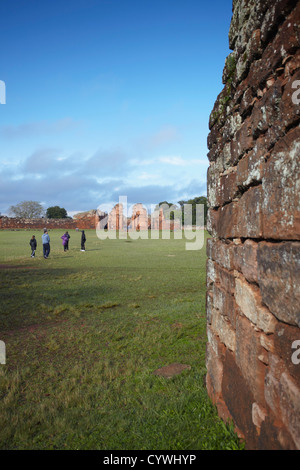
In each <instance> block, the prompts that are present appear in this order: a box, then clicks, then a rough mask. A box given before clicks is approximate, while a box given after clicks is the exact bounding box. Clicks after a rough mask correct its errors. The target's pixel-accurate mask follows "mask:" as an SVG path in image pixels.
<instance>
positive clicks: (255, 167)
mask: <svg viewBox="0 0 300 470" xmlns="http://www.w3.org/2000/svg"><path fill="white" fill-rule="evenodd" d="M266 156H267V151H266V148H265V137H260V138H259V139H258V140H257V141H256V143H255V146H254V148H253V149H252V150H251V151H250V152H249V153H247V154H246V155H245V156H244V157H243V158H242V159H241V160H240V161H239V162H238V165H237V175H236V185H237V186H239V187H241V188H246V187H248V186H250V185H253V184H256V183H258V182H260V181H261V180H262V176H263V168H264V163H265V157H266Z"/></svg>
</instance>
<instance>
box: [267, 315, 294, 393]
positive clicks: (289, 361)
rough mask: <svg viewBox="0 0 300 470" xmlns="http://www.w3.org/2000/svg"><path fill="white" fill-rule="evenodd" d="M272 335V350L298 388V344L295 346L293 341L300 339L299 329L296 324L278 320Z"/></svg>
mask: <svg viewBox="0 0 300 470" xmlns="http://www.w3.org/2000/svg"><path fill="white" fill-rule="evenodd" d="M273 336H274V351H276V354H277V355H278V356H279V357H280V358H281V359H282V361H283V363H284V365H285V368H286V369H285V370H286V371H287V372H288V373H289V375H290V376H291V377H292V379H293V380H294V382H295V385H296V386H297V387H298V389H299V390H300V362H299V361H300V345H297V346H296V347H295V345H294V343H295V342H297V341H300V329H299V328H298V327H296V326H290V325H287V324H286V323H283V322H278V323H277V326H276V329H275V333H274V335H273ZM293 345H294V347H293ZM298 351H299V353H298Z"/></svg>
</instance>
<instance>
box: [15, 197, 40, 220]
mask: <svg viewBox="0 0 300 470" xmlns="http://www.w3.org/2000/svg"><path fill="white" fill-rule="evenodd" d="M9 214H10V215H12V216H13V217H18V218H24V219H38V218H40V217H43V216H44V215H45V210H44V208H43V206H42V205H41V204H40V203H39V202H37V201H22V202H19V204H16V205H15V206H10V208H9Z"/></svg>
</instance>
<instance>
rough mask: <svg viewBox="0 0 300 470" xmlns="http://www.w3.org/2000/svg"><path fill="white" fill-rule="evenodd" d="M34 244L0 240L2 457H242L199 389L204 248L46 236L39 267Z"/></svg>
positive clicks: (16, 238)
mask: <svg viewBox="0 0 300 470" xmlns="http://www.w3.org/2000/svg"><path fill="white" fill-rule="evenodd" d="M33 233H34V234H35V235H36V238H37V241H38V249H37V255H36V258H35V259H32V258H30V246H29V239H30V237H31V235H32V234H33ZM41 234H42V232H41V231H35V232H26V231H1V232H0V246H1V253H0V264H1V265H6V266H10V267H9V268H8V267H6V268H3V266H2V267H1V269H0V277H1V330H0V340H2V341H4V342H5V344H6V364H5V365H4V364H2V365H0V419H1V427H0V448H1V449H102V450H143V449H144V450H197V449H240V448H243V445H242V444H241V443H239V440H238V438H237V436H236V435H235V433H234V432H233V429H232V426H228V425H225V424H224V423H223V422H222V421H221V420H220V419H219V418H218V416H217V413H216V410H215V407H214V406H213V405H212V404H211V401H210V400H209V398H208V396H207V392H206V388H205V373H206V369H205V347H206V318H205V277H206V273H205V263H206V253H205V247H204V248H202V249H201V250H198V251H187V250H186V249H185V243H186V241H185V240H184V238H183V239H182V240H173V239H171V240H162V239H160V240H151V239H150V238H149V239H147V240H131V239H128V240H109V239H108V240H102V241H101V240H99V239H98V238H97V236H96V233H95V231H86V236H87V243H86V249H87V251H86V252H81V251H80V235H81V234H80V232H76V231H72V232H70V234H71V240H70V250H69V252H67V253H64V252H63V248H62V245H61V240H60V236H61V235H62V234H63V231H55V230H51V231H50V232H49V234H50V237H51V253H50V258H49V259H48V260H45V259H43V257H42V246H41ZM11 266H14V267H13V268H12V267H11ZM172 363H180V364H186V365H189V366H190V368H189V369H186V370H184V371H183V372H182V373H181V374H179V375H176V376H174V377H171V378H165V377H162V376H159V375H156V374H154V372H155V371H156V370H157V369H158V368H161V367H163V366H167V365H170V364H172Z"/></svg>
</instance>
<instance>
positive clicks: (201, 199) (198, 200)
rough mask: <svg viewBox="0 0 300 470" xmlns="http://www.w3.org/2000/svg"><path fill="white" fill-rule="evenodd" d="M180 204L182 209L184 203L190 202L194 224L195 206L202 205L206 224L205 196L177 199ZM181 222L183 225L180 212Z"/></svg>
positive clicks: (193, 222)
mask: <svg viewBox="0 0 300 470" xmlns="http://www.w3.org/2000/svg"><path fill="white" fill-rule="evenodd" d="M178 204H180V206H181V208H182V211H183V207H184V204H191V205H192V224H193V225H196V206H197V204H203V205H204V225H206V221H207V198H206V197H205V196H197V197H194V198H193V199H189V200H188V201H178ZM182 224H183V225H184V214H183V213H182Z"/></svg>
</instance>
